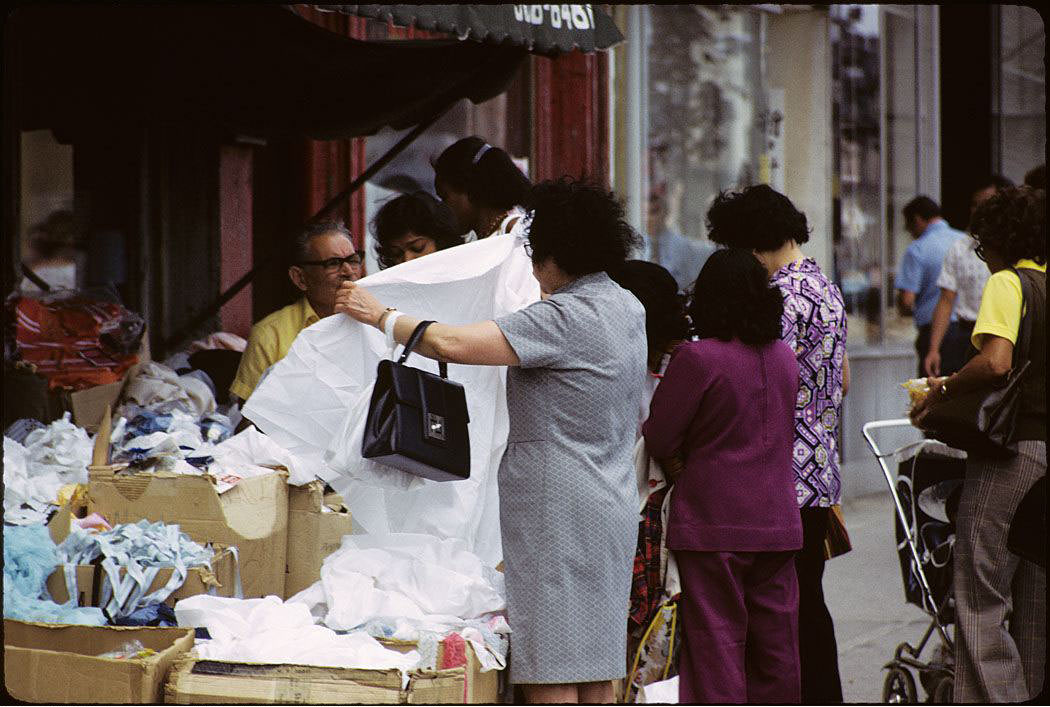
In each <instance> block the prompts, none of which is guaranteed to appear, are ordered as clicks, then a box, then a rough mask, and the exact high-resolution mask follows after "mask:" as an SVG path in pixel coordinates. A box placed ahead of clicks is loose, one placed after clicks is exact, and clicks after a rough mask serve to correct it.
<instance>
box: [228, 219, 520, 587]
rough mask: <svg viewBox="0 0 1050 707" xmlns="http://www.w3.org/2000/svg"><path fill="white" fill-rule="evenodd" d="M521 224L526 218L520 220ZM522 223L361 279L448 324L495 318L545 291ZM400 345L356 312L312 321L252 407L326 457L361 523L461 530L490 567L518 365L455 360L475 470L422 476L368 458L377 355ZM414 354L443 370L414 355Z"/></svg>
mask: <svg viewBox="0 0 1050 707" xmlns="http://www.w3.org/2000/svg"><path fill="white" fill-rule="evenodd" d="M519 224H520V222H519ZM523 239H524V226H522V225H519V227H518V228H517V229H516V232H515V233H514V234H511V235H509V236H496V237H492V238H487V239H484V240H482V241H477V242H474V243H466V244H464V245H461V246H457V247H455V248H449V249H447V250H443V251H440V252H437V253H434V254H432V255H428V256H427V257H425V258H417V259H415V260H412V261H409V262H407V263H403V264H401V265H398V266H395V267H393V268H389V269H387V270H384V271H381V272H379V273H376V274H374V275H370V276H368V277H366V278H363V279H361V280H359V281H358V284H359V285H361V286H363V287H366V288H368V290H369V291H370V292H372V293H373V294H374V295H375V296H376V297H378V298H379V300H380V301H381V302H382V303H383V304H384V305H389V306H395V307H397V308H398V309H399V310H400V311H402V312H405V313H406V314H410V315H413V316H416V317H420V318H426V319H432V320H435V321H439V322H443V323H448V324H467V323H471V322H477V321H484V320H489V319H493V318H495V317H498V316H501V315H503V314H506V313H509V312H513V311H516V310H518V309H521V308H522V307H524V306H526V305H528V304H530V303H532V302H534V301H536V300H537V299H539V294H540V293H539V285H538V284H537V282H536V280H535V278H534V277H533V274H532V263H531V261H530V260H529V258H528V256H526V255H525V252H524V249H523V248H522V243H523ZM389 354H390V352H389V351H388V349H387V347H386V342H385V337H384V336H383V334H382V333H381V332H379V331H378V330H377V329H375V328H374V327H370V326H366V325H363V324H360V323H358V322H356V321H353V320H352V319H350V318H349V317H347V316H345V315H336V316H331V317H326V318H324V319H322V320H321V321H319V322H318V323H316V324H314V325H313V326H311V327H308V328H307V329H305V330H303V331H302V332H300V334H299V336H298V337H297V338H296V340H295V342H294V343H293V344H292V348H291V350H290V351H289V352H288V355H287V356H285V358H284V359H282V360H281V361H279V362H278V363H277V364H276V365H275V366H274V367H273V368H272V370H271V372H270V374H269V375H268V376H267V377H266V379H265V380H264V381H263V382H262V383H261V384H260V385H259V386H258V387H257V388H256V389H255V392H254V393H253V394H252V396H251V398H250V399H249V400H248V401H247V403H246V404H245V405H244V409H243V413H244V416H245V417H247V418H248V419H250V420H252V421H253V422H254V423H255V424H256V425H258V426H259V428H260V429H262V430H263V431H264V432H265V433H266V434H268V435H270V436H271V437H273V439H274V440H275V441H276V442H277V443H278V444H280V445H281V446H282V447H284V448H286V449H287V450H288V451H290V452H292V453H293V454H296V455H298V456H300V457H303V458H305V459H307V460H310V459H317V458H324V459H325V461H327V462H328V466H329V467H330V470H331V471H330V473H329V476H328V477H326V478H325V480H326V481H328V482H329V483H330V484H331V485H332V487H333V488H335V490H336V491H338V492H339V493H340V494H342V496H343V498H345V499H346V501H347V505H348V506H349V507H350V511H351V513H353V515H354V521H355V525H356V524H360V526H361V527H362V528H363V529H364V530H365V531H366V532H368V533H391V532H403V533H423V534H427V535H435V536H438V537H442V538H458V539H461V540H463V541H464V542H465V544H466V547H467V548H468V549H470V550H472V551H473V552H475V553H477V554H478V555H479V556H480V557H481V558H482V560H483V561H484V562H485V563H487V564H489V565H490V566H495V565H496V564H498V563H499V561H500V559H502V554H503V553H502V546H501V542H500V533H499V506H498V504H499V500H498V494H497V490H496V471H497V469H498V467H499V462H500V459H501V458H502V455H503V450H504V447H505V446H506V438H507V429H508V418H507V406H506V369H505V368H504V367H501V366H461V365H455V364H453V365H449V367H448V369H449V378H451V379H452V380H455V381H457V382H459V383H462V384H463V386H464V388H465V389H466V397H467V408H468V412H469V414H470V427H469V431H470V447H471V458H470V464H471V474H470V478H469V479H467V480H463V481H454V482H440V483H439V482H432V481H424V480H420V479H418V478H417V477H414V476H411V475H409V474H406V473H404V472H401V471H398V470H394V469H389V468H387V467H383V466H381V465H379V464H376V463H373V462H371V461H369V460H365V459H363V458H362V457H361V438H362V432H363V428H364V423H365V417H366V413H367V410H368V403H369V398H370V396H371V393H372V386H373V384H374V382H375V371H376V365H377V364H378V362H379V361H380V359H382V358H385V357H387V356H388V355H389ZM408 364H409V365H412V366H415V367H417V368H421V369H423V370H428V371H432V372H434V373H436V372H437V363H436V362H435V361H432V360H430V359H426V358H423V357H421V356H418V355H414V356H412V357H410V358H409V360H408Z"/></svg>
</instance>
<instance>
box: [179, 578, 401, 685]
mask: <svg viewBox="0 0 1050 707" xmlns="http://www.w3.org/2000/svg"><path fill="white" fill-rule="evenodd" d="M175 617H176V619H177V620H178V622H179V626H184V627H194V628H196V627H204V628H207V629H208V634H209V635H210V636H211V639H210V640H200V639H198V640H197V642H196V644H195V646H194V647H195V649H196V651H197V654H198V655H199V656H200V658H201V659H202V660H225V661H234V662H250V663H275V664H291V665H317V666H323V667H334V668H362V669H369V670H387V669H389V668H397V669H399V670H401V671H402V679H403V681H406V682H407V679H408V677H407V675H406V672H407V671H410V670H412V669H413V668H415V667H416V666H417V665H418V663H419V652H418V651H414V650H413V651H409V652H407V653H400V652H398V651H395V650H391V649H388V648H385V647H384V646H383V645H382V644H381V643H379V642H378V641H377V640H376V639H374V638H373V637H372V636H369V635H368V634H366V633H364V632H363V631H358V632H355V633H349V634H337V633H336V632H335V631H332V630H331V629H328V628H325V627H324V626H318V625H316V624H315V623H314V620H313V617H311V616H310V612H309V610H308V609H307V607H306V606H305V605H303V604H299V603H292V602H288V603H282V602H281V600H280V599H278V598H277V597H275V596H268V597H265V598H263V599H232V598H229V597H215V596H209V595H206V594H198V595H196V596H192V597H188V598H186V599H182V600H180V601H179V602H177V603H176V604H175Z"/></svg>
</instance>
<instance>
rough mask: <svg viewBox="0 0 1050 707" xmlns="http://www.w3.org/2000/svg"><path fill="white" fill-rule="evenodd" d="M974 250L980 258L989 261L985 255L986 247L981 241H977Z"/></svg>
mask: <svg viewBox="0 0 1050 707" xmlns="http://www.w3.org/2000/svg"><path fill="white" fill-rule="evenodd" d="M973 252H974V254H975V255H976V256H977V257H978V258H980V259H981V260H983V261H984V262H986V263H987V262H988V260H987V259H986V258H985V257H984V248H982V247H981V242H980V241H977V243H976V244H975V245H974V247H973Z"/></svg>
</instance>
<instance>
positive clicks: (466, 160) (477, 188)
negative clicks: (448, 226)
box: [434, 136, 532, 239]
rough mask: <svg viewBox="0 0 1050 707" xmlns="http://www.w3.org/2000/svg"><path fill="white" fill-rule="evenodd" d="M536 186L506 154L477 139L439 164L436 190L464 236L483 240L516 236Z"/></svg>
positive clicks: (458, 145)
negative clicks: (528, 200)
mask: <svg viewBox="0 0 1050 707" xmlns="http://www.w3.org/2000/svg"><path fill="white" fill-rule="evenodd" d="M531 186H532V184H531V182H529V179H528V177H526V176H525V175H524V174H522V172H521V170H520V169H518V168H517V166H516V165H515V164H514V161H513V160H512V159H511V158H510V155H508V154H507V153H506V152H504V151H503V150H501V149H500V148H498V147H493V146H492V145H490V144H488V143H487V142H485V140H484V139H482V138H480V137H477V136H472V137H465V138H463V139H462V140H459V141H457V142H455V143H453V144H452V145H450V146H449V147H448V148H446V149H445V151H444V152H442V153H441V156H440V157H438V158H437V160H436V161H435V162H434V190H435V191H436V192H437V195H438V196H439V197H441V200H442V201H444V202H445V203H446V204H448V206H449V208H451V209H452V213H454V214H455V215H456V221H457V222H458V223H459V226H460V230H461V231H462V232H466V231H473V232H474V233H475V234H476V237H477V238H479V239H480V238H487V237H488V236H493V235H500V234H508V233H512V232H513V231H514V230H515V229H516V228H518V227H519V226H520V225H521V223H522V216H523V215H524V211H523V210H522V209H521V204H523V203H524V201H525V196H526V194H527V193H528V191H529V188H530V187H531Z"/></svg>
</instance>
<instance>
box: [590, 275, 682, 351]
mask: <svg viewBox="0 0 1050 707" xmlns="http://www.w3.org/2000/svg"><path fill="white" fill-rule="evenodd" d="M609 276H610V277H611V278H612V279H613V280H615V281H616V282H617V283H618V284H619V285H620V287H622V288H624V289H625V290H629V291H630V292H631V293H632V294H633V295H634V296H635V297H637V298H638V301H639V302H641V303H642V306H643V307H644V308H645V338H646V340H647V341H648V343H649V353H650V354H655V353H662V352H663V351H664V350H665V349H666V348H667V346H668V344H670V343H671V342H672V341H679V340H682V339H686V338H688V336H689V320H688V319H687V318H686V316H685V296H684V295H682V294H681V293H679V291H678V283H677V282H675V279H674V276H673V275H671V273H669V272H667V269H666V268H664V267H662V266H660V265H657V264H656V263H650V262H647V261H645V260H628V261H627V262H625V263H624V264H623V265H622V266H620V267H619V268H617V269H616V270H613V271H612V272H610V273H609Z"/></svg>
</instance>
